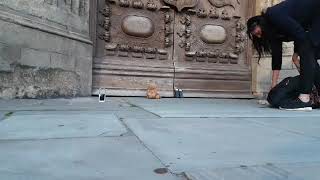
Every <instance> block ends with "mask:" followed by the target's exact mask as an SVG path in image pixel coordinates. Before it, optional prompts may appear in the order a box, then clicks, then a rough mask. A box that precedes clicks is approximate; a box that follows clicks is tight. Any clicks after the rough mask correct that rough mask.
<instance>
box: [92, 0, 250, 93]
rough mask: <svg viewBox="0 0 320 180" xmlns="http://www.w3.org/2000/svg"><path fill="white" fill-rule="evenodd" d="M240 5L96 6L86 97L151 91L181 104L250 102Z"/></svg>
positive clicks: (128, 0) (158, 1)
mask: <svg viewBox="0 0 320 180" xmlns="http://www.w3.org/2000/svg"><path fill="white" fill-rule="evenodd" d="M247 7H248V0H242V1H241V2H240V0H98V4H97V9H98V11H97V21H96V22H97V23H96V24H97V26H96V27H97V29H96V32H97V33H96V37H97V38H96V43H95V44H96V45H95V48H96V52H95V54H96V58H95V60H94V66H93V67H94V69H93V93H94V94H97V93H98V89H99V88H104V89H107V94H109V95H122V96H144V95H145V92H146V88H147V86H148V85H149V84H150V83H156V84H157V85H158V87H159V89H160V94H161V95H162V96H168V97H170V96H173V90H174V88H180V89H183V90H184V95H185V96H186V97H244V96H250V95H251V71H250V68H249V65H248V64H249V63H248V62H247V58H246V48H247V46H246V39H245V27H244V25H243V24H244V21H245V17H246V14H247Z"/></svg>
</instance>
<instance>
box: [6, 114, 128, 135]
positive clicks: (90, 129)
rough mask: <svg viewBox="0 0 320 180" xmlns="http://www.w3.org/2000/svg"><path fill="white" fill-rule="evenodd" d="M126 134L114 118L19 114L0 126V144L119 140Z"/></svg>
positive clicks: (125, 130)
mask: <svg viewBox="0 0 320 180" xmlns="http://www.w3.org/2000/svg"><path fill="white" fill-rule="evenodd" d="M126 132H127V129H126V128H125V127H124V126H123V125H122V123H121V122H120V121H119V120H118V118H117V117H116V116H115V115H113V114H102V113H99V112H98V113H97V112H64V111H52V112H38V113H37V112H34V111H33V112H32V114H31V113H30V114H28V113H23V112H20V113H14V114H13V115H11V116H10V117H8V118H6V119H5V120H3V121H1V122H0V139H2V140H9V139H50V138H71V137H72V138H76V137H78V138H79V137H95V136H120V135H122V134H124V133H126Z"/></svg>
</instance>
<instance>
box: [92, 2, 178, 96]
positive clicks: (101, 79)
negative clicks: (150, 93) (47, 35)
mask: <svg viewBox="0 0 320 180" xmlns="http://www.w3.org/2000/svg"><path fill="white" fill-rule="evenodd" d="M97 2H98V4H97V9H98V12H97V14H98V16H97V42H96V53H95V54H96V58H95V60H94V65H93V94H97V93H98V90H99V88H104V89H107V94H109V95H120V96H144V95H145V94H146V89H147V86H148V85H149V84H150V83H156V84H157V86H158V87H159V90H160V94H161V95H162V96H172V94H173V93H172V91H173V77H174V67H173V61H172V59H173V58H172V55H173V20H174V10H173V9H170V8H169V7H168V6H165V5H164V3H163V2H160V1H158V0H98V1H97Z"/></svg>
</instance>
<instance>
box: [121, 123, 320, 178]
mask: <svg viewBox="0 0 320 180" xmlns="http://www.w3.org/2000/svg"><path fill="white" fill-rule="evenodd" d="M125 122H126V124H127V125H128V127H129V128H130V129H131V130H132V131H133V132H134V133H135V134H136V135H137V136H138V137H139V138H140V139H141V140H142V141H143V142H144V143H145V144H146V146H148V147H149V148H150V149H151V150H152V151H153V152H154V154H155V155H157V156H158V157H159V158H160V159H161V160H162V161H163V162H164V163H165V164H166V165H170V168H171V170H172V171H174V172H177V173H180V172H183V171H187V170H190V169H197V168H205V167H210V168H221V167H235V166H239V165H247V166H250V165H257V164H265V163H295V162H314V161H320V154H319V153H318V152H319V151H320V141H319V139H317V138H313V137H308V136H304V135H301V134H297V133H292V132H290V131H287V130H283V129H277V128H273V127H268V126H265V125H261V124H258V123H255V122H251V121H246V120H241V119H237V118H161V119H135V120H134V119H130V120H127V119H126V120H125Z"/></svg>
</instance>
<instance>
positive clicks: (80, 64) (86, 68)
mask: <svg viewBox="0 0 320 180" xmlns="http://www.w3.org/2000/svg"><path fill="white" fill-rule="evenodd" d="M75 69H76V73H77V74H78V75H79V76H80V81H79V82H78V83H79V85H80V94H79V95H80V96H88V95H90V94H91V87H92V59H91V58H84V57H79V58H77V59H76V62H75Z"/></svg>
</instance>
